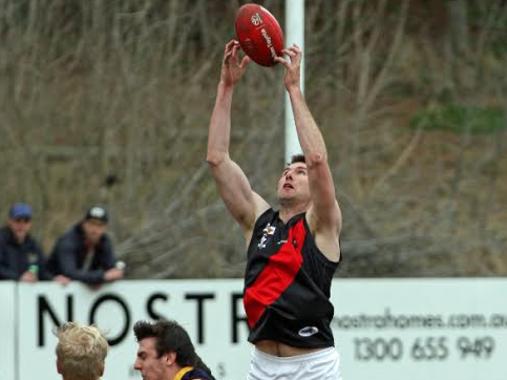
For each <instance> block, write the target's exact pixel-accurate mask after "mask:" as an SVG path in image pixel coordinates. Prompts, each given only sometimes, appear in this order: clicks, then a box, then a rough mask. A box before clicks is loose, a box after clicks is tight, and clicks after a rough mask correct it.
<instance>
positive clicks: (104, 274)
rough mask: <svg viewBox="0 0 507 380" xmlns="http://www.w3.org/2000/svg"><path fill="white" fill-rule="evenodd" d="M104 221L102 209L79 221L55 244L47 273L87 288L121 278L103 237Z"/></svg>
mask: <svg viewBox="0 0 507 380" xmlns="http://www.w3.org/2000/svg"><path fill="white" fill-rule="evenodd" d="M108 221H109V216H108V214H107V211H106V210H105V209H104V208H103V207H100V206H93V207H91V208H90V209H89V210H88V211H87V212H86V215H85V217H84V219H83V220H82V221H80V222H79V223H77V224H76V225H75V226H73V227H72V228H71V229H70V230H69V231H67V232H66V233H65V234H64V235H63V236H61V237H60V238H59V239H58V240H57V242H56V244H55V246H54V248H53V252H52V253H51V256H50V258H49V262H48V267H49V270H50V271H51V272H52V273H53V274H55V275H64V276H67V277H69V278H70V279H72V280H78V281H81V282H84V283H86V284H89V285H98V284H102V283H104V282H112V281H116V280H119V279H121V278H123V268H121V267H120V266H119V265H118V264H120V263H117V262H116V258H115V255H114V253H113V245H112V242H111V239H110V238H109V236H108V235H107V233H106V230H107V223H108Z"/></svg>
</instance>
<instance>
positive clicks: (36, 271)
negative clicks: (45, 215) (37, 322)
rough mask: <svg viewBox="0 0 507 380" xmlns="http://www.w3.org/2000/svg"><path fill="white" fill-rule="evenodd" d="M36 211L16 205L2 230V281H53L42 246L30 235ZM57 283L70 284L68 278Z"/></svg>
mask: <svg viewBox="0 0 507 380" xmlns="http://www.w3.org/2000/svg"><path fill="white" fill-rule="evenodd" d="M31 228H32V208H31V207H30V206H29V205H27V204H26V203H16V204H14V205H12V207H11V208H10V210H9V215H8V219H7V224H6V225H5V226H4V227H2V228H0V279H1V280H18V281H22V282H36V281H38V280H51V279H52V278H53V276H52V275H51V274H50V273H49V272H48V271H47V268H46V259H45V256H44V253H43V251H42V248H41V246H40V245H39V243H38V242H37V241H36V240H35V239H34V238H33V237H32V236H31V235H30V229H31ZM54 279H55V280H56V281H58V282H61V283H67V282H68V279H66V278H65V277H64V276H56V277H55V278H54Z"/></svg>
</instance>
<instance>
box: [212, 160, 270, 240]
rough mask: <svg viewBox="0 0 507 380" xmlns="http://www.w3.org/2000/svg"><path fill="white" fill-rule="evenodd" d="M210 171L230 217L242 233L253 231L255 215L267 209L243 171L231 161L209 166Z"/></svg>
mask: <svg viewBox="0 0 507 380" xmlns="http://www.w3.org/2000/svg"><path fill="white" fill-rule="evenodd" d="M211 171H212V173H213V177H214V179H215V182H216V184H217V188H218V192H219V193H220V197H221V198H222V200H223V201H224V203H225V205H226V207H227V209H228V210H229V212H230V213H231V215H232V217H233V218H234V219H235V220H236V221H237V222H238V223H239V224H240V225H241V227H242V228H243V230H244V231H249V230H251V229H253V226H254V224H255V219H256V217H257V215H258V214H259V212H260V210H262V209H263V208H264V210H265V209H266V208H267V207H266V206H265V205H267V203H266V202H265V201H264V199H262V197H260V196H259V195H258V194H256V193H255V192H254V191H253V190H252V187H251V186H250V182H249V181H248V178H247V177H246V175H245V173H244V172H243V170H241V168H240V167H239V166H238V165H237V164H236V163H235V162H234V161H232V160H231V159H226V160H224V161H222V162H221V163H220V164H218V165H211Z"/></svg>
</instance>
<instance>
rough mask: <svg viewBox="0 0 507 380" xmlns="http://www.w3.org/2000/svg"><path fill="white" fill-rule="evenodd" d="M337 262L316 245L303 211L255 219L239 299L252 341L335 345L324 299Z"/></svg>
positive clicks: (271, 213) (272, 212) (328, 304)
mask: <svg viewBox="0 0 507 380" xmlns="http://www.w3.org/2000/svg"><path fill="white" fill-rule="evenodd" d="M337 265H338V263H335V262H332V261H330V260H328V259H327V258H326V257H325V256H324V255H323V254H322V252H320V250H319V249H318V248H317V246H316V244H315V241H314V239H313V236H312V234H311V232H310V229H309V227H308V224H307V222H306V219H305V214H304V213H302V214H298V215H295V216H294V217H292V218H291V219H290V220H289V221H288V222H287V224H284V223H283V221H282V220H280V218H279V216H278V211H275V210H273V209H269V210H267V211H266V212H265V213H263V214H262V215H261V216H260V217H259V218H258V219H257V221H256V223H255V227H254V231H253V235H252V240H251V241H250V245H249V247H248V258H247V267H246V273H245V289H244V294H243V304H244V306H245V310H246V315H247V320H248V326H249V328H250V334H249V337H248V340H249V341H250V342H252V343H255V342H258V341H260V340H263V339H270V340H275V341H279V342H282V343H285V344H288V345H291V346H294V347H304V348H322V347H329V346H333V345H334V339H333V334H332V331H331V327H330V322H331V320H332V318H333V314H334V308H333V305H332V304H331V302H330V301H329V296H330V288H331V281H332V278H333V274H334V272H335V270H336V267H337Z"/></svg>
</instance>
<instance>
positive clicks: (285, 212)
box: [278, 204, 308, 223]
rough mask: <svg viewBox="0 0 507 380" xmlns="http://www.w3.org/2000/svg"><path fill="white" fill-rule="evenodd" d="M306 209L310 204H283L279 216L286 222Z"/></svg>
mask: <svg viewBox="0 0 507 380" xmlns="http://www.w3.org/2000/svg"><path fill="white" fill-rule="evenodd" d="M306 210H308V204H297V205H287V204H285V205H284V204H281V205H280V212H279V214H278V217H279V218H280V219H281V220H282V221H283V222H284V223H287V222H288V221H289V220H290V219H291V218H292V217H293V216H294V215H298V214H301V213H303V212H305V211H306Z"/></svg>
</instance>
